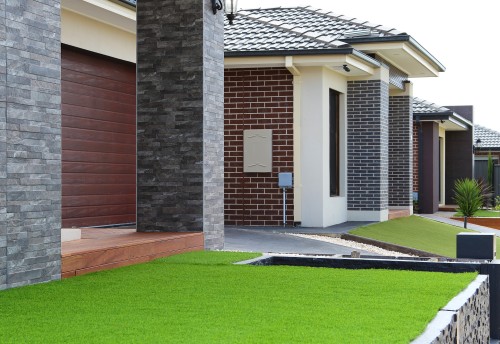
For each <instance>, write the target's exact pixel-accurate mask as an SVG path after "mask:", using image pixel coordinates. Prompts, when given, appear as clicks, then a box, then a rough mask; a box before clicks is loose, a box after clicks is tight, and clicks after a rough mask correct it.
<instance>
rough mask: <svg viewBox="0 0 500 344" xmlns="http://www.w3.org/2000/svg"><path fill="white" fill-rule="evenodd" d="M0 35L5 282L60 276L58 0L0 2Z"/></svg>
mask: <svg viewBox="0 0 500 344" xmlns="http://www.w3.org/2000/svg"><path fill="white" fill-rule="evenodd" d="M7 28H8V29H7ZM0 42H1V43H0V289H4V288H9V287H15V286H20V285H25V284H31V283H37V282H45V281H50V280H53V279H59V278H60V275H61V110H60V107H61V105H60V104H61V90H60V84H61V82H60V78H61V77H60V75H61V72H60V66H61V62H60V61H61V57H60V56H61V51H60V49H61V43H60V2H59V1H53V0H51V1H27V0H17V1H10V2H7V3H6V2H5V1H3V2H2V3H1V4H0Z"/></svg>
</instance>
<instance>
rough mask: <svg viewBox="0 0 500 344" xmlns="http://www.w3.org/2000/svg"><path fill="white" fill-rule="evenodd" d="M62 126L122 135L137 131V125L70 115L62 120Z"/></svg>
mask: <svg viewBox="0 0 500 344" xmlns="http://www.w3.org/2000/svg"><path fill="white" fill-rule="evenodd" d="M61 125H62V126H64V127H68V128H80V129H88V130H94V131H97V132H102V131H105V132H114V133H122V134H130V132H131V131H132V130H135V125H133V124H128V123H116V122H108V121H101V120H97V119H93V118H82V117H74V116H68V115H66V116H64V117H63V118H62V121H61Z"/></svg>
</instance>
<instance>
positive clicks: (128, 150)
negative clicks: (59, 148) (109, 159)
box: [62, 138, 135, 156]
mask: <svg viewBox="0 0 500 344" xmlns="http://www.w3.org/2000/svg"><path fill="white" fill-rule="evenodd" d="M62 142H63V143H62V144H63V145H64V147H65V148H66V149H67V150H70V151H84V152H100V153H117V154H133V155H134V156H135V144H124V143H115V142H107V143H106V144H105V145H103V144H102V143H100V142H89V141H82V140H73V139H70V138H63V139H62Z"/></svg>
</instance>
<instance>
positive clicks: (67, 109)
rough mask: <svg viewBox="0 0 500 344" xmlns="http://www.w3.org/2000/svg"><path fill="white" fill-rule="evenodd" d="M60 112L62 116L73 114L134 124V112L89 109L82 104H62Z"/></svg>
mask: <svg viewBox="0 0 500 344" xmlns="http://www.w3.org/2000/svg"><path fill="white" fill-rule="evenodd" d="M61 112H62V114H63V116H74V117H82V118H91V119H98V120H101V121H107V122H116V123H126V124H132V125H135V123H136V116H135V113H133V114H131V113H130V111H129V113H119V112H113V111H106V110H101V109H91V108H87V107H83V106H76V105H71V104H62V106H61Z"/></svg>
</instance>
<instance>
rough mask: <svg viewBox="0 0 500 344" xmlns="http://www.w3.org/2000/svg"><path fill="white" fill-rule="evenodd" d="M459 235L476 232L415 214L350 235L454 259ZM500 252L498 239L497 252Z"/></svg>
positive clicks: (373, 225)
mask: <svg viewBox="0 0 500 344" xmlns="http://www.w3.org/2000/svg"><path fill="white" fill-rule="evenodd" d="M460 232H473V231H471V230H467V229H464V228H461V227H456V226H451V225H448V224H445V223H441V222H437V221H432V220H429V219H425V218H422V217H419V216H414V215H413V216H410V217H403V218H399V219H394V220H390V221H385V222H379V223H375V224H371V225H367V226H363V227H359V228H356V229H354V230H352V231H350V232H349V233H351V234H354V235H358V236H361V237H365V238H370V239H375V240H379V241H384V242H388V243H391V244H396V245H401V246H406V247H410V248H416V249H418V250H422V251H426V252H430V253H435V254H439V255H442V256H445V257H452V258H455V257H456V247H457V234H458V233H460ZM499 249H500V240H497V252H500V251H499Z"/></svg>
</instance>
